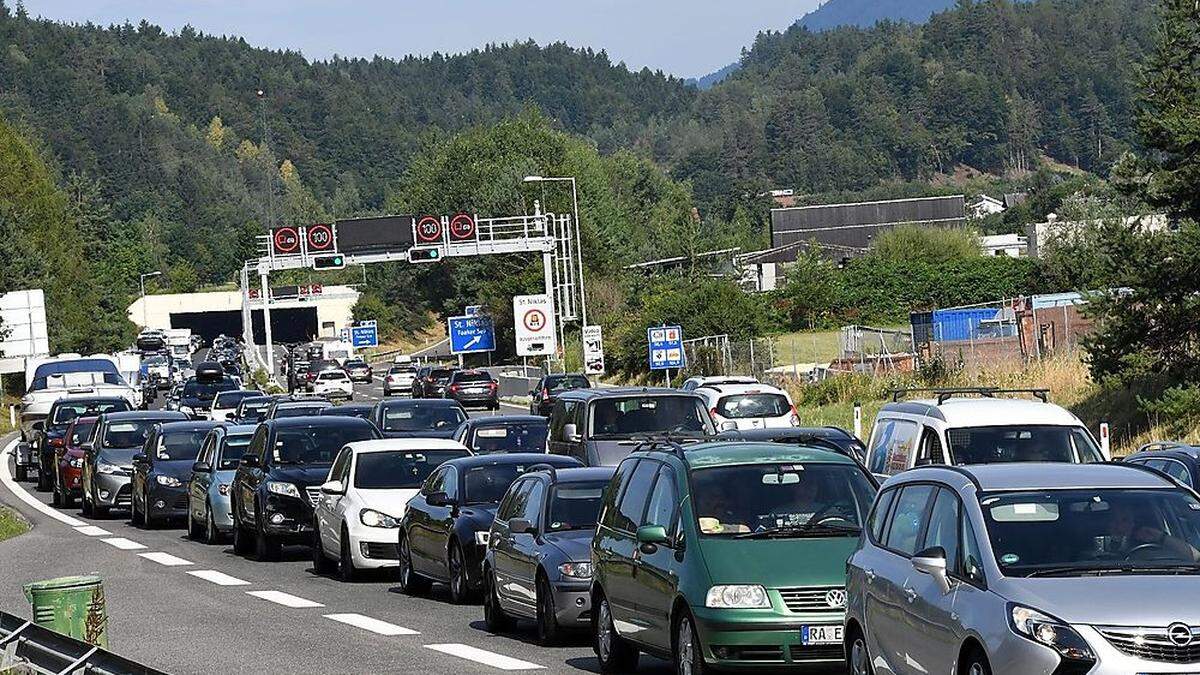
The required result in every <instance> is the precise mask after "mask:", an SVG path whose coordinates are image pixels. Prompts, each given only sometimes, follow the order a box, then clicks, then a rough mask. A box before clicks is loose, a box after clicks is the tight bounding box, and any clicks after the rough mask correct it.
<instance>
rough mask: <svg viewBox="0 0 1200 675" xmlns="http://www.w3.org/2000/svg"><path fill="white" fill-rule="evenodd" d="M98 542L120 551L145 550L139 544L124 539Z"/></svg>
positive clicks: (117, 538) (143, 546) (114, 538)
mask: <svg viewBox="0 0 1200 675" xmlns="http://www.w3.org/2000/svg"><path fill="white" fill-rule="evenodd" d="M100 541H102V542H104V543H106V544H108V545H109V546H115V547H116V548H119V549H121V550H122V551H136V550H138V549H142V548H146V546H145V545H144V544H139V543H137V542H136V541H132V540H129V539H126V538H125V537H113V538H112V539H101V540H100Z"/></svg>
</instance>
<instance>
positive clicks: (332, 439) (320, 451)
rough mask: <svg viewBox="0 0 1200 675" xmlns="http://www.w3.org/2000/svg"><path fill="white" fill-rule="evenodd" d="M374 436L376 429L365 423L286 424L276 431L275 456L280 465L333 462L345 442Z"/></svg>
mask: <svg viewBox="0 0 1200 675" xmlns="http://www.w3.org/2000/svg"><path fill="white" fill-rule="evenodd" d="M355 421H357V420H355ZM375 437H376V434H375V430H374V429H373V428H372V427H371V426H370V425H369V424H366V423H360V424H355V425H353V426H344V427H338V426H303V427H285V428H282V429H276V430H275V448H274V459H275V461H276V462H278V463H280V464H332V463H333V460H334V458H335V457H336V456H337V453H338V451H339V450H341V449H342V447H343V446H345V445H346V444H347V443H351V442H353V441H365V440H369V439H372V438H375Z"/></svg>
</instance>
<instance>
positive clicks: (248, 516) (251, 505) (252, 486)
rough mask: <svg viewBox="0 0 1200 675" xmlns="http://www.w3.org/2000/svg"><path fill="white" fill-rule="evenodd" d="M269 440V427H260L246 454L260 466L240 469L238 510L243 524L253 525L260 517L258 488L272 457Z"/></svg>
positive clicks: (241, 467)
mask: <svg viewBox="0 0 1200 675" xmlns="http://www.w3.org/2000/svg"><path fill="white" fill-rule="evenodd" d="M269 439H270V430H269V429H268V428H267V427H259V429H258V431H256V432H255V433H254V438H253V440H251V441H250V445H249V447H248V448H247V450H246V454H248V455H254V456H255V457H256V458H258V466H245V465H243V466H239V467H238V473H237V475H238V509H239V510H240V512H241V513H240V515H241V518H242V522H243V523H245V524H246V525H253V524H254V519H255V518H256V517H257V515H258V513H257V510H258V486H259V485H260V484H262V482H263V472H264V471H266V469H267V466H266V464H267V460H268V458H269V455H270V453H269V452H268V451H267V446H268V445H269V443H268V440H269Z"/></svg>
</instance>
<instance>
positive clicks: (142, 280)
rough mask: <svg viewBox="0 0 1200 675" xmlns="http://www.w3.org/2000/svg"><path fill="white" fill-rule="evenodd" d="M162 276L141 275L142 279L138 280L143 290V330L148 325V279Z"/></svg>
mask: <svg viewBox="0 0 1200 675" xmlns="http://www.w3.org/2000/svg"><path fill="white" fill-rule="evenodd" d="M160 274H162V272H147V273H145V274H143V275H141V276H140V278H139V279H138V285H139V286H140V287H141V289H142V328H146V327H147V326H146V323H147V319H146V279H149V278H150V277H156V276H158V275H160Z"/></svg>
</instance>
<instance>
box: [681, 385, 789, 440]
mask: <svg viewBox="0 0 1200 675" xmlns="http://www.w3.org/2000/svg"><path fill="white" fill-rule="evenodd" d="M693 393H695V394H699V395H700V396H701V397H703V398H704V401H705V403H706V407H707V408H708V410H709V412H710V413H712V417H713V422H715V423H716V425H717V429H719V430H721V431H734V430H737V431H744V430H746V429H786V428H789V427H798V426H800V417H799V416H798V415H797V414H796V406H794V405H792V397H791V396H788V393H787V392H786V391H784V390H782V389H780V388H779V387H772V386H771V385H769V384H761V383H757V384H721V385H717V384H703V385H701V386H699V387H696V389H695V390H693Z"/></svg>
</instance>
